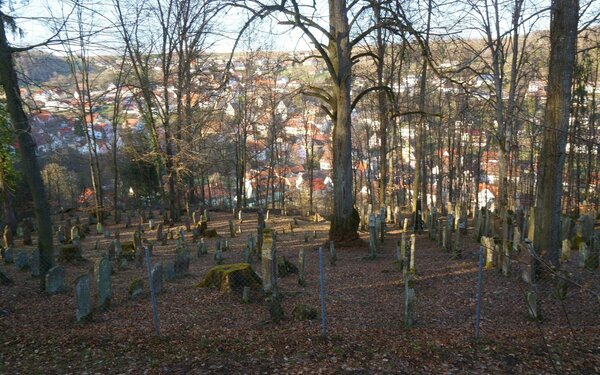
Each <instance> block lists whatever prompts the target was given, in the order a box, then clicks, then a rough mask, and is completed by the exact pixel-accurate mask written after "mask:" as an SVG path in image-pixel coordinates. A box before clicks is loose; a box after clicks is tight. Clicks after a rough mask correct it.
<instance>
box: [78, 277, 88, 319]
mask: <svg viewBox="0 0 600 375" xmlns="http://www.w3.org/2000/svg"><path fill="white" fill-rule="evenodd" d="M75 299H76V300H77V310H76V312H75V316H76V318H77V322H85V321H88V320H89V319H90V318H91V316H92V296H91V292H90V276H89V275H88V274H85V275H81V276H79V277H78V278H77V279H76V280H75Z"/></svg>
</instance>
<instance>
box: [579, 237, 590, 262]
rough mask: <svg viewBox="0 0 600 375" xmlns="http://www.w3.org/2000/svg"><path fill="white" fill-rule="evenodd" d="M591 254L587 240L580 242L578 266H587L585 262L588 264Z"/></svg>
mask: <svg viewBox="0 0 600 375" xmlns="http://www.w3.org/2000/svg"><path fill="white" fill-rule="evenodd" d="M589 256H590V254H589V249H588V245H587V244H586V243H585V242H580V243H579V258H578V261H577V266H578V267H581V268H583V267H585V264H586V262H587V260H588V257H589Z"/></svg>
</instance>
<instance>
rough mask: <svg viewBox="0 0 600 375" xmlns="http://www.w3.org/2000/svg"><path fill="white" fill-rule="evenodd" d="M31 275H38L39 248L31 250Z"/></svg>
mask: <svg viewBox="0 0 600 375" xmlns="http://www.w3.org/2000/svg"><path fill="white" fill-rule="evenodd" d="M31 276H33V277H40V250H39V249H34V250H33V251H32V252H31Z"/></svg>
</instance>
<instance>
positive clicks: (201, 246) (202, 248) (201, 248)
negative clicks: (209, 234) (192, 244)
mask: <svg viewBox="0 0 600 375" xmlns="http://www.w3.org/2000/svg"><path fill="white" fill-rule="evenodd" d="M206 254H208V248H207V247H206V244H205V243H204V242H203V241H202V242H198V243H197V245H196V256H197V257H198V258H199V257H201V256H203V255H206Z"/></svg>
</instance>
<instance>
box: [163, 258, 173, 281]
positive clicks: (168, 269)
mask: <svg viewBox="0 0 600 375" xmlns="http://www.w3.org/2000/svg"><path fill="white" fill-rule="evenodd" d="M164 278H165V281H173V280H175V264H173V262H167V263H165V267H164Z"/></svg>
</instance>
